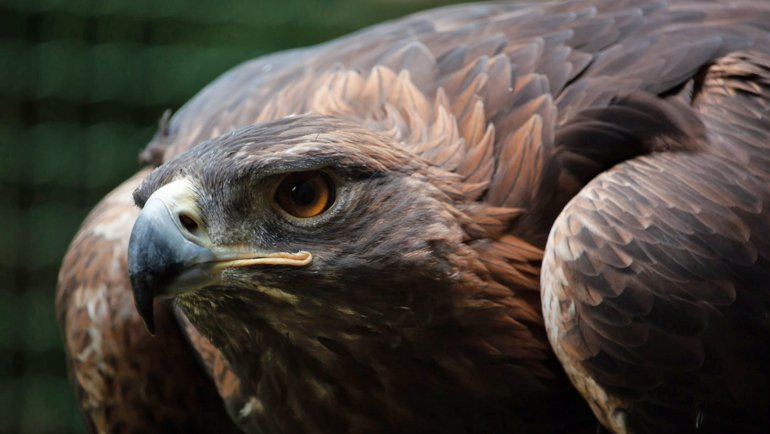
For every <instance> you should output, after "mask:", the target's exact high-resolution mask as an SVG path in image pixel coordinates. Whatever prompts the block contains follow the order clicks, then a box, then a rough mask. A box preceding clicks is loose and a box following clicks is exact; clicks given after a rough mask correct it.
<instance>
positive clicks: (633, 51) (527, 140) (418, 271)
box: [56, 0, 770, 433]
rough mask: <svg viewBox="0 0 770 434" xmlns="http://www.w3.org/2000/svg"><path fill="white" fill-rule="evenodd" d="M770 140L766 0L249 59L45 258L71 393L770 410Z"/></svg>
mask: <svg viewBox="0 0 770 434" xmlns="http://www.w3.org/2000/svg"><path fill="white" fill-rule="evenodd" d="M768 147H770V4H768V3H766V2H764V1H759V0H755V1H736V2H730V3H724V2H721V3H720V2H708V1H700V2H694V1H675V0H672V1H657V0H642V1H639V0H634V1H631V0H628V1H617V0H585V1H581V0H576V1H565V2H554V3H538V4H524V3H494V4H483V3H481V4H472V5H461V6H453V7H448V8H442V9H436V10H432V11H427V12H423V13H419V14H416V15H412V16H409V17H406V18H403V19H401V20H397V21H393V22H389V23H385V24H382V25H379V26H375V27H372V28H369V29H365V30H363V31H360V32H358V33H355V34H353V35H350V36H348V37H344V38H341V39H338V40H334V41H331V42H328V43H326V44H322V45H319V46H316V47H310V48H304V49H299V50H294V51H288V52H284V53H278V54H273V55H269V56H265V57H261V58H258V59H256V60H252V61H249V62H246V63H244V64H242V65H240V66H237V67H236V68H234V69H233V70H231V71H230V72H228V73H227V74H225V75H223V76H222V77H221V78H219V79H218V80H216V81H215V82H214V83H212V84H210V85H209V86H207V87H206V88H205V89H203V90H202V91H201V92H200V93H199V94H198V95H197V96H195V97H194V98H193V99H192V100H191V101H190V102H189V103H187V104H186V105H185V106H184V107H182V108H181V109H180V110H179V111H178V112H177V113H176V114H174V116H173V117H171V118H170V119H165V120H164V121H163V122H162V125H161V128H160V130H159V131H158V133H157V134H156V136H155V137H154V139H153V140H152V142H151V143H150V144H149V145H148V147H147V148H146V150H145V151H144V152H143V153H142V161H143V163H144V164H146V166H147V167H146V168H144V169H142V170H141V171H140V172H139V173H137V175H135V176H134V177H133V178H131V179H129V180H128V181H126V182H125V183H124V184H123V185H122V186H120V187H118V188H117V189H116V190H115V191H114V192H113V193H111V194H110V195H108V196H107V197H106V198H105V199H104V200H103V201H102V202H101V203H100V204H99V205H97V207H96V208H95V209H94V211H92V213H91V215H90V216H89V217H88V218H87V219H86V221H85V222H84V223H83V226H82V227H81V229H80V231H79V232H78V234H77V235H76V237H75V239H74V240H73V242H72V245H71V246H70V249H69V251H68V253H67V255H66V257H65V258H64V261H63V264H62V269H61V272H60V275H59V285H58V289H57V298H56V304H57V315H58V319H59V323H60V325H61V328H62V331H63V336H64V340H65V346H66V349H67V353H68V357H69V359H68V365H69V370H70V374H71V379H72V381H73V384H74V386H75V389H76V394H77V398H78V400H79V403H80V407H81V409H82V411H83V414H84V416H85V418H86V420H87V423H88V427H89V429H90V431H92V432H100V433H102V432H104V433H106V432H109V433H120V432H137V431H140V432H239V431H245V432H260V433H286V432H289V433H291V432H334V433H337V432H364V431H365V432H404V431H406V432H458V433H459V432H516V433H518V432H526V433H554V432H558V433H583V432H585V433H589V432H591V433H593V432H596V431H597V429H604V430H608V431H610V432H613V433H667V432H671V433H674V432H676V433H686V432H693V433H696V432H697V433H701V432H706V433H720V432H731V431H739V432H757V433H761V432H767V431H768V430H770V417H769V416H768V415H770V371H768V370H767V366H770V211H769V210H770V153H768V150H769V149H768ZM132 192H133V196H132ZM137 205H138V206H137ZM145 324H146V326H147V327H145ZM148 328H149V329H150V330H151V331H154V333H155V334H154V336H153V335H151V334H150V333H149V332H148V330H147V329H148ZM599 427H602V428H599Z"/></svg>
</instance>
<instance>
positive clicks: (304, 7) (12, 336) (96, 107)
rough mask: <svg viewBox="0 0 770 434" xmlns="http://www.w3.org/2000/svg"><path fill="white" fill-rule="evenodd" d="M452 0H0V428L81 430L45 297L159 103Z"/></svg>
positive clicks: (131, 162)
mask: <svg viewBox="0 0 770 434" xmlns="http://www.w3.org/2000/svg"><path fill="white" fill-rule="evenodd" d="M439 3H449V2H448V1H427V0H426V1H406V0H402V1H387V0H380V1H377V0H365V1H361V0H325V1H310V0H307V1H301V0H282V1H280V2H272V1H270V2H268V1H231V2H213V1H205V0H194V1H182V0H164V1H160V2H159V1H141V0H133V1H129V0H120V1H112V0H110V1H107V0H105V1H101V0H66V1H65V0H4V1H2V2H0V59H1V60H2V66H0V195H1V197H2V203H3V205H2V206H0V282H2V283H0V285H2V286H1V287H0V433H11V432H13V433H16V432H22V433H69V432H83V431H84V428H83V424H82V422H81V419H80V415H79V413H78V411H77V409H76V407H75V404H74V399H73V394H72V391H71V388H70V386H69V384H68V382H67V378H66V369H65V366H64V354H63V350H62V344H61V340H60V337H59V331H58V328H57V326H56V321H55V315H54V307H53V298H54V287H55V282H56V274H57V271H58V267H59V263H60V261H61V257H62V255H63V254H64V251H65V249H66V247H67V244H68V243H69V241H70V239H71V238H72V236H73V235H74V233H75V231H76V229H77V227H78V225H79V223H80V222H81V221H82V219H83V218H84V217H85V215H86V213H87V212H88V210H89V209H90V208H91V207H92V206H93V205H94V204H95V203H96V202H97V201H98V200H99V198H101V197H102V196H103V195H104V194H105V193H106V192H108V191H109V190H110V189H111V188H112V187H114V186H116V185H117V184H119V183H120V182H121V181H122V180H123V179H125V178H127V177H128V176H129V175H130V174H132V173H133V172H135V171H136V170H137V169H138V163H137V154H138V152H139V150H140V149H141V148H142V147H143V146H144V145H145V143H146V142H147V141H148V139H149V138H150V137H151V135H152V134H153V132H154V130H155V124H156V121H157V119H158V118H159V117H160V116H161V114H162V113H163V111H164V110H165V109H167V108H178V107H179V106H180V105H181V104H183V103H184V101H185V100H187V99H189V98H190V97H191V96H192V95H194V93H195V92H196V91H197V90H198V89H200V88H201V87H202V86H203V85H205V84H206V83H207V82H209V81H211V80H212V79H214V78H215V77H216V76H218V75H219V74H221V73H222V72H224V71H226V70H227V69H229V68H230V67H232V66H234V65H235V64H237V63H239V62H241V61H244V60H247V59H250V58H253V57H256V56H259V55H261V54H265V53H268V52H273V51H277V50H281V49H285V48H290V47H296V46H303V45H308V44H313V43H317V42H321V41H324V40H327V39H330V38H333V37H336V36H339V35H342V34H345V33H348V32H350V31H352V30H355V29H357V28H360V27H363V26H366V25H368V24H372V23H375V22H378V21H382V20H385V19H388V18H392V17H396V16H400V15H403V14H406V13H408V12H412V11H414V10H417V9H424V8H428V7H432V6H437V5H438V4H439Z"/></svg>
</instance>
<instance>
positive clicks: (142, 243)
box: [128, 179, 312, 334]
mask: <svg viewBox="0 0 770 434" xmlns="http://www.w3.org/2000/svg"><path fill="white" fill-rule="evenodd" d="M195 198H196V192H195V188H194V187H193V185H192V184H191V183H190V181H188V180H186V179H183V180H179V181H174V182H171V183H169V184H167V185H165V186H163V187H161V188H160V189H158V190H157V191H156V192H155V193H153V194H152V196H150V198H149V199H148V200H147V203H146V204H145V206H144V209H143V210H142V212H141V213H139V217H138V218H137V219H136V222H135V223H134V228H133V229H132V231H131V238H130V240H129V244H128V273H129V278H130V280H131V286H132V287H133V290H134V303H135V304H136V309H137V311H138V312H139V315H140V316H141V317H142V319H143V320H144V323H145V325H146V326H147V330H149V332H150V333H153V334H154V333H155V322H154V317H153V303H154V300H155V298H161V299H168V298H173V297H174V296H176V295H178V294H181V293H184V292H187V291H192V290H196V289H199V288H202V287H205V286H210V285H214V284H216V283H218V282H220V281H221V274H222V273H221V272H222V270H224V269H226V268H236V267H246V266H250V265H293V266H304V265H307V264H309V263H310V261H311V260H312V255H311V254H310V253H309V252H297V253H286V252H256V251H253V250H250V249H248V248H245V247H243V246H214V245H213V244H212V242H211V239H210V238H209V235H208V231H207V230H206V227H205V225H204V222H203V220H202V219H201V213H200V210H199V209H198V206H197V203H196V200H195Z"/></svg>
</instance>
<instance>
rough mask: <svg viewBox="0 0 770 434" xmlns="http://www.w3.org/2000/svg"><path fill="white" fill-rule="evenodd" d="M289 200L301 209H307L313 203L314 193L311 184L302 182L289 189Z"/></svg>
mask: <svg viewBox="0 0 770 434" xmlns="http://www.w3.org/2000/svg"><path fill="white" fill-rule="evenodd" d="M291 200H292V202H294V203H295V204H297V205H299V206H301V207H309V206H311V205H313V204H314V203H315V200H316V191H315V187H314V186H313V183H312V182H310V181H302V182H299V183H297V184H295V185H293V186H292V187H291Z"/></svg>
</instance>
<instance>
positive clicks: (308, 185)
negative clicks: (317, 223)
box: [273, 170, 336, 219]
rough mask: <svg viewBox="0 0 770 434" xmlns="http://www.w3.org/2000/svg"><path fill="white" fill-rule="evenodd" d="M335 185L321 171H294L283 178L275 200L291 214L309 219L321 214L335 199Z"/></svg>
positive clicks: (276, 191) (274, 196)
mask: <svg viewBox="0 0 770 434" xmlns="http://www.w3.org/2000/svg"><path fill="white" fill-rule="evenodd" d="M335 193H336V192H335V186H334V183H333V182H332V180H331V179H330V178H329V176H328V175H326V174H325V173H323V172H321V171H317V170H316V171H311V172H294V173H290V174H287V175H286V176H284V177H283V179H281V181H280V183H279V184H278V188H276V190H275V194H274V195H273V201H274V202H275V203H276V204H277V205H278V206H279V207H280V208H281V209H282V210H283V211H285V212H286V213H288V214H289V215H291V216H293V217H296V218H300V219H308V218H312V217H316V216H318V215H321V214H322V213H323V212H324V211H326V210H328V209H329V208H330V207H331V206H332V205H333V204H334V200H335Z"/></svg>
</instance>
